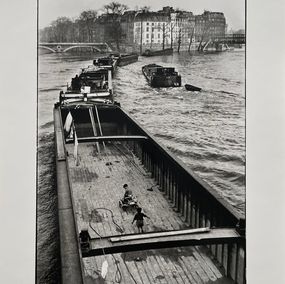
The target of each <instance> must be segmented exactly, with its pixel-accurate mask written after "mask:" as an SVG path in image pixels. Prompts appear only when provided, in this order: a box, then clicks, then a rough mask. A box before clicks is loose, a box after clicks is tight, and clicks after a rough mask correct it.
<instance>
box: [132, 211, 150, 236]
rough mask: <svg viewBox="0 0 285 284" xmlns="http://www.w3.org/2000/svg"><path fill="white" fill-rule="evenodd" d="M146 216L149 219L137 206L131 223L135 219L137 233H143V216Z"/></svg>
mask: <svg viewBox="0 0 285 284" xmlns="http://www.w3.org/2000/svg"><path fill="white" fill-rule="evenodd" d="M144 217H146V218H148V219H150V218H149V217H148V216H146V215H145V214H144V213H142V209H141V208H137V213H136V215H135V216H134V220H133V222H132V224H133V223H134V222H135V221H136V223H137V227H138V230H139V233H140V232H141V233H143V225H144V224H143V218H144Z"/></svg>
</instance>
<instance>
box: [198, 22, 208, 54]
mask: <svg viewBox="0 0 285 284" xmlns="http://www.w3.org/2000/svg"><path fill="white" fill-rule="evenodd" d="M209 30H210V24H209V23H208V22H205V24H204V26H203V29H202V33H201V35H200V40H199V46H198V51H201V50H202V49H203V46H202V44H203V41H204V40H205V39H207V37H208V33H209Z"/></svg>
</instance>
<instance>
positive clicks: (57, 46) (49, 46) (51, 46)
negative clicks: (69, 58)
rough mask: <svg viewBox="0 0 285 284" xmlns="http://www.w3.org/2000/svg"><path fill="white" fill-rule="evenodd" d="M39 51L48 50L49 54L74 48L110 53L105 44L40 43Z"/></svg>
mask: <svg viewBox="0 0 285 284" xmlns="http://www.w3.org/2000/svg"><path fill="white" fill-rule="evenodd" d="M38 48H39V49H44V50H48V51H50V52H68V51H70V50H72V49H76V48H89V49H91V50H92V51H97V52H111V51H112V49H111V48H110V47H109V45H108V44H107V43H87V42H71V43H68V42H64V43H62V42H61V43H58V42H41V43H39V44H38Z"/></svg>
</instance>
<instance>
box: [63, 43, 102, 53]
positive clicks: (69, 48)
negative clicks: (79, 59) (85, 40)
mask: <svg viewBox="0 0 285 284" xmlns="http://www.w3.org/2000/svg"><path fill="white" fill-rule="evenodd" d="M81 47H90V48H92V49H95V50H96V51H98V52H101V51H102V50H101V49H99V48H98V47H95V46H92V45H75V46H70V47H68V48H66V49H65V50H63V52H67V51H69V50H71V49H74V48H81Z"/></svg>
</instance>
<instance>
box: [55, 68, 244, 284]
mask: <svg viewBox="0 0 285 284" xmlns="http://www.w3.org/2000/svg"><path fill="white" fill-rule="evenodd" d="M108 72H109V73H110V72H111V71H110V70H108ZM108 80H110V82H108V84H109V86H112V82H111V80H112V76H109V77H108ZM110 91H111V90H110ZM111 93H112V92H109V94H110V97H109V98H108V99H106V100H102V98H100V97H99V96H98V97H96V92H93V93H88V92H85V93H83V94H78V93H74V94H73V95H74V96H77V97H76V98H74V97H72V96H71V95H72V92H69V93H68V94H63V93H61V94H60V100H59V102H57V103H56V104H55V106H54V127H55V152H56V175H57V192H58V217H59V234H60V238H59V239H60V256H61V283H63V284H67V283H68V284H73V283H74V284H75V283H76V284H80V283H89V282H90V283H91V282H92V283H111V282H117V283H133V282H134V283H157V282H158V281H159V283H176V282H177V279H179V282H178V283H180V282H181V283H211V282H222V283H234V282H233V281H235V283H238V284H244V283H245V237H244V234H245V231H244V229H245V219H244V216H243V215H241V214H240V213H238V212H236V210H235V209H234V208H233V207H232V206H231V205H230V204H229V203H227V202H226V201H225V200H223V199H222V198H221V197H220V196H219V195H218V194H217V192H216V191H215V190H214V189H213V188H211V187H210V186H209V185H208V184H207V183H205V182H204V181H203V180H201V179H200V178H199V177H198V176H197V175H196V174H195V173H194V172H193V171H192V170H191V169H189V168H188V167H187V166H186V165H184V164H183V162H182V161H180V160H179V159H178V158H177V157H176V156H174V155H173V154H172V153H171V152H170V151H169V150H168V149H167V148H166V147H164V146H163V145H161V144H160V143H159V142H158V141H157V140H156V138H154V137H153V136H152V135H151V134H149V133H148V131H147V130H145V129H144V128H143V127H142V126H141V125H140V124H139V123H138V122H137V121H136V120H135V119H134V118H132V117H131V116H130V115H129V114H128V113H127V112H126V111H125V110H124V109H123V108H122V107H120V105H119V104H118V103H117V102H116V101H114V99H113V97H112V96H111ZM98 94H99V93H98ZM70 96H71V97H70ZM125 184H128V185H129V187H130V188H131V190H132V195H133V196H134V197H135V200H136V205H137V206H136V207H138V206H139V207H140V208H142V210H143V212H144V213H145V214H146V215H147V216H149V217H150V219H147V221H145V225H144V228H145V231H144V232H143V233H139V232H138V228H136V226H135V225H132V221H133V220H134V215H135V213H136V212H134V211H133V210H136V209H135V208H136V207H134V208H132V207H131V208H129V209H128V210H126V209H123V208H122V206H120V203H121V200H122V197H123V196H124V193H125V192H124V188H123V185H125Z"/></svg>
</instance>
